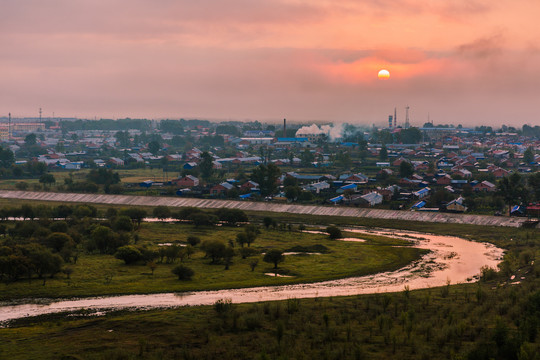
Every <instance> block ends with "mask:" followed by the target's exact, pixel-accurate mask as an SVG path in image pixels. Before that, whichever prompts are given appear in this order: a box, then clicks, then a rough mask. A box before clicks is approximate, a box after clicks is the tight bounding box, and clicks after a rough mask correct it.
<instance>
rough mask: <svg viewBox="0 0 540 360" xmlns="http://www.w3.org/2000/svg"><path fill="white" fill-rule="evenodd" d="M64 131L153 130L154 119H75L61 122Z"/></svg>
mask: <svg viewBox="0 0 540 360" xmlns="http://www.w3.org/2000/svg"><path fill="white" fill-rule="evenodd" d="M60 127H61V128H62V131H65V132H67V131H83V130H124V129H136V130H140V131H151V130H152V121H151V120H147V119H130V118H125V119H117V120H112V119H100V120H75V121H62V122H60Z"/></svg>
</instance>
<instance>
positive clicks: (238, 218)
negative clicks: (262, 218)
mask: <svg viewBox="0 0 540 360" xmlns="http://www.w3.org/2000/svg"><path fill="white" fill-rule="evenodd" d="M216 215H217V217H218V219H219V220H221V221H224V222H226V223H227V224H228V225H233V226H234V225H236V224H237V223H239V222H244V223H245V222H248V221H249V219H248V216H247V215H246V213H245V212H244V211H243V210H240V209H227V208H221V209H218V210H217V211H216Z"/></svg>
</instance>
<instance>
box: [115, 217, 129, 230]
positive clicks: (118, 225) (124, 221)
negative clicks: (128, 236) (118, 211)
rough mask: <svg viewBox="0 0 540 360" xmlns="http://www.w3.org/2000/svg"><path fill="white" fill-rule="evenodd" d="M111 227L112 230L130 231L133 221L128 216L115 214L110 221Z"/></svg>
mask: <svg viewBox="0 0 540 360" xmlns="http://www.w3.org/2000/svg"><path fill="white" fill-rule="evenodd" d="M112 227H113V229H114V231H126V232H130V231H132V230H133V222H132V221H131V219H130V218H129V216H126V215H122V216H117V217H116V218H115V219H114V221H113V223H112Z"/></svg>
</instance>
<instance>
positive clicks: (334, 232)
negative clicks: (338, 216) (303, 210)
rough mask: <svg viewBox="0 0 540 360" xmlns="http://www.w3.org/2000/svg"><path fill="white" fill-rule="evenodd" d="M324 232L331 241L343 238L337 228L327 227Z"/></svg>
mask: <svg viewBox="0 0 540 360" xmlns="http://www.w3.org/2000/svg"><path fill="white" fill-rule="evenodd" d="M326 232H327V233H328V236H329V237H330V239H332V240H335V239H339V238H342V237H343V235H342V234H341V230H340V229H339V228H338V227H337V226H329V227H327V228H326Z"/></svg>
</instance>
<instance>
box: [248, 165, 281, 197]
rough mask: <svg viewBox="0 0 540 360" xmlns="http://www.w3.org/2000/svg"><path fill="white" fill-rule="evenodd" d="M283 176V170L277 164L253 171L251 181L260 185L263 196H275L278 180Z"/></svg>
mask: <svg viewBox="0 0 540 360" xmlns="http://www.w3.org/2000/svg"><path fill="white" fill-rule="evenodd" d="M279 175H281V170H280V169H279V167H277V166H276V165H275V164H273V163H270V164H268V165H259V166H257V167H256V168H255V169H253V173H252V174H251V179H252V180H253V181H255V182H256V183H258V184H259V187H260V189H261V195H262V196H267V195H271V194H273V193H274V192H275V191H276V189H277V185H278V184H277V180H278V178H279Z"/></svg>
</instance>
